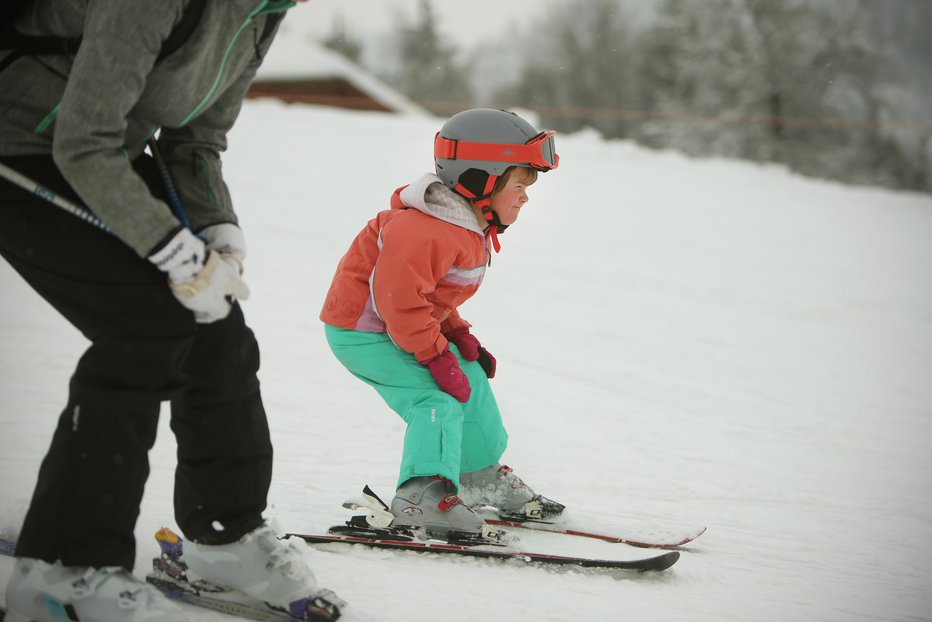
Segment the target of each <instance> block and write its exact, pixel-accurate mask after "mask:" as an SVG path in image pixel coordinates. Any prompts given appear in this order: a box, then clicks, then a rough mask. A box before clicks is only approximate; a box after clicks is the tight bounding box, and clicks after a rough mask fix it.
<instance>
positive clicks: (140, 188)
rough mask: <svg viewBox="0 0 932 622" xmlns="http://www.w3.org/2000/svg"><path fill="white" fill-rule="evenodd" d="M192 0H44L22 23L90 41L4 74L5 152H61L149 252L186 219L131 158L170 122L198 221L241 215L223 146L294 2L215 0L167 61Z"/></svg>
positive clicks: (92, 201)
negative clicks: (154, 191)
mask: <svg viewBox="0 0 932 622" xmlns="http://www.w3.org/2000/svg"><path fill="white" fill-rule="evenodd" d="M188 1H189V0H153V1H150V2H139V1H138V0H35V1H34V2H33V3H32V4H31V5H30V6H29V9H28V10H27V11H26V14H24V15H21V16H19V17H18V18H17V20H16V27H17V30H18V31H19V32H21V33H23V34H27V35H45V36H60V37H81V38H82V42H81V46H80V48H79V49H78V52H77V54H76V55H74V56H73V57H71V56H64V55H48V56H24V57H22V58H19V59H17V60H15V61H13V62H12V63H11V64H10V65H9V66H8V67H7V68H6V69H4V70H3V71H2V72H0V156H18V155H34V154H49V153H50V154H52V156H53V158H54V161H55V163H56V164H57V165H58V168H59V169H60V170H61V172H62V174H63V175H64V177H65V179H67V180H68V182H69V183H70V184H71V186H72V187H73V188H74V190H75V191H76V192H77V193H78V195H79V196H80V197H81V199H82V200H83V201H84V202H85V203H86V204H87V206H88V207H89V208H90V209H91V210H92V211H93V212H94V213H95V214H96V215H97V216H98V217H99V218H100V219H101V220H103V221H104V222H105V223H106V224H107V225H108V226H109V227H110V228H111V229H112V230H113V232H114V234H115V235H116V236H117V237H118V238H120V239H121V240H123V241H124V242H126V243H127V244H128V245H129V246H130V247H132V248H133V249H134V250H135V251H136V252H137V253H138V254H139V255H140V256H142V257H145V256H147V255H148V254H150V253H151V252H152V251H153V250H154V248H155V247H156V246H157V245H158V244H159V243H160V242H162V241H164V239H165V238H166V237H167V236H168V235H169V234H170V233H171V232H172V231H173V230H175V229H176V228H178V227H179V225H180V223H179V221H178V219H176V218H175V216H174V215H173V214H172V212H171V210H170V208H169V207H168V206H167V205H166V204H165V203H163V202H162V201H159V200H157V199H155V198H153V197H152V195H151V194H150V193H149V191H148V190H147V189H146V186H145V185H144V184H143V182H142V180H141V179H140V178H139V177H138V176H137V175H135V174H134V173H133V171H132V169H131V167H130V161H131V160H133V159H135V158H136V157H137V156H139V155H140V154H141V153H142V152H143V149H144V148H145V145H146V142H147V141H148V140H149V139H150V138H151V137H152V136H153V135H154V134H155V133H156V132H157V131H158V130H161V132H160V134H159V150H160V151H161V153H162V156H163V158H164V159H165V161H166V162H167V163H168V165H169V168H170V170H171V173H172V176H173V178H174V180H175V184H176V186H177V188H178V193H179V195H180V197H181V200H182V203H183V204H184V207H185V211H186V213H187V216H188V219H189V221H190V223H191V227H192V228H193V229H194V230H198V229H200V228H203V227H205V226H208V225H212V224H217V223H221V222H233V223H235V222H236V215H235V213H234V211H233V206H232V203H231V201H230V195H229V192H228V190H227V187H226V184H225V183H224V181H223V178H222V176H221V173H220V152H222V151H224V150H225V149H226V146H227V140H226V135H227V131H228V130H229V129H230V128H231V127H232V125H233V122H234V121H235V119H236V117H237V114H238V113H239V110H240V107H241V105H242V100H243V97H244V95H245V93H246V90H247V88H248V87H249V84H250V82H252V79H253V78H254V76H255V73H256V70H257V68H258V67H259V64H260V63H261V61H262V58H263V57H264V55H265V53H266V52H267V51H268V48H269V46H270V45H271V42H272V39H273V37H274V29H272V31H271V32H268V33H266V32H265V25H266V20H267V19H274V18H275V17H276V14H277V13H280V12H281V11H283V10H285V9H286V8H289V7H290V6H292V5H293V3H292V2H286V1H283V0H207V2H206V5H205V7H204V12H203V14H202V16H201V18H200V20H199V22H198V25H197V27H196V29H195V30H194V31H193V33H192V35H191V36H190V37H189V38H188V39H187V41H186V42H185V43H184V44H183V45H182V46H181V47H180V48H178V49H177V50H176V51H175V52H174V53H172V54H170V55H169V56H168V57H166V58H165V59H163V60H161V61H158V62H156V59H157V57H158V55H159V53H160V51H161V47H162V42H163V41H164V40H165V39H166V38H167V37H168V36H169V34H170V33H171V32H172V28H173V27H174V26H175V24H176V23H177V22H178V21H179V20H180V19H181V18H182V14H183V12H184V9H185V7H186V6H187V4H188ZM275 28H277V24H276V26H275ZM263 34H268V35H269V36H267V37H265V38H264V39H263V38H262V35H263ZM0 54H2V55H5V53H0ZM0 58H2V56H0Z"/></svg>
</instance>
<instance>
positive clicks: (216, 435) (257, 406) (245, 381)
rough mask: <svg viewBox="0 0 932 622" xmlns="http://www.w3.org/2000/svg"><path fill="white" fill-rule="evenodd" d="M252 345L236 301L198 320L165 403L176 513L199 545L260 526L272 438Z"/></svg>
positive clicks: (235, 537)
mask: <svg viewBox="0 0 932 622" xmlns="http://www.w3.org/2000/svg"><path fill="white" fill-rule="evenodd" d="M258 369H259V346H258V344H257V343H256V339H255V337H254V335H253V333H252V331H251V330H250V329H249V328H248V327H247V326H246V324H245V321H244V319H243V313H242V311H241V309H240V307H239V305H234V306H233V310H232V311H231V312H230V315H229V317H227V318H226V319H225V320H222V321H219V322H214V323H212V324H201V325H199V326H198V330H197V335H196V337H195V339H194V343H193V347H192V349H191V352H190V354H189V356H188V359H187V364H186V365H185V373H186V376H187V378H188V383H187V385H186V387H185V389H184V391H183V392H182V393H181V394H180V395H179V396H178V397H177V398H176V399H175V400H173V401H172V430H173V431H174V432H175V437H176V439H177V441H178V466H177V469H176V472H175V519H176V520H177V522H178V525H179V526H180V527H181V530H182V531H183V532H184V534H185V535H186V536H187V537H188V538H189V539H191V540H194V541H196V542H200V543H202V544H226V543H229V542H235V541H236V540H238V539H239V538H240V537H241V536H242V535H243V534H245V533H247V532H249V531H252V530H253V529H255V528H256V527H258V526H259V525H261V524H262V511H263V510H264V509H265V506H266V500H267V494H268V490H269V484H270V482H271V478H272V443H271V440H270V439H269V428H268V423H267V420H266V415H265V410H264V408H263V406H262V398H261V395H260V392H259V380H258V378H257V377H256V372H257V371H258Z"/></svg>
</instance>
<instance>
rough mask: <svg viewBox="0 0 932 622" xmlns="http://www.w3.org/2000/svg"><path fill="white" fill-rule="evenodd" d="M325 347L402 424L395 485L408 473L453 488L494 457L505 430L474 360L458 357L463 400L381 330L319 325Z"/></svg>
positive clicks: (505, 440) (501, 446) (500, 451)
mask: <svg viewBox="0 0 932 622" xmlns="http://www.w3.org/2000/svg"><path fill="white" fill-rule="evenodd" d="M324 326H325V329H324V330H325V333H326V335H327V342H328V343H329V344H330V349H331V350H333V353H334V354H335V355H336V357H337V359H338V360H339V361H340V363H342V364H343V366H344V367H346V368H347V369H348V370H349V371H350V372H351V373H352V374H353V375H354V376H356V377H357V378H359V379H360V380H362V381H363V382H365V383H366V384H368V385H370V386H372V387H373V388H374V389H375V390H376V391H378V393H379V395H381V396H382V399H384V400H385V401H386V402H387V403H388V405H389V406H390V407H391V409H392V410H394V411H395V412H396V413H398V416H400V417H401V418H402V419H403V420H404V422H405V423H406V424H407V426H408V427H407V430H406V432H405V439H404V451H403V454H402V458H401V472H400V474H399V476H398V486H401V484H403V483H404V482H406V481H407V480H409V479H411V478H412V477H418V476H424V475H441V476H443V477H445V478H447V479H448V480H450V481H451V482H453V483H454V485H456V486H459V476H460V473H468V472H470V471H476V470H478V469H484V468H485V467H487V466H490V465H492V464H495V463H496V462H498V461H499V459H500V458H501V456H502V454H503V453H504V452H505V446H506V445H507V443H508V433H507V432H505V428H504V426H503V425H502V417H501V414H500V413H499V411H498V405H497V404H496V403H495V397H494V396H493V395H492V389H491V387H490V386H489V380H488V378H486V376H485V372H484V371H483V370H482V367H481V366H480V365H479V364H478V363H476V362H469V361H466V360H464V359H463V358H462V357H461V356H460V353H459V351H458V350H457V349H456V346H455V345H453V344H452V343H451V344H450V351H451V352H453V354H455V355H456V358H457V359H459V362H460V367H461V368H462V369H463V372H464V373H465V374H466V377H467V378H469V385H470V387H471V388H472V392H471V394H470V397H469V401H468V402H466V403H465V404H464V403H462V402H459V401H457V399H456V398H454V397H453V396H452V395H449V394H447V393H445V392H443V391H441V390H440V388H439V387H438V386H437V383H436V382H435V381H434V379H433V377H432V376H431V375H430V371H429V370H428V369H427V367H425V366H424V365H421V364H420V363H418V362H417V360H416V359H415V358H414V356H413V355H412V354H410V353H409V352H405V351H404V350H401V349H400V348H398V347H397V346H396V345H395V344H394V343H392V341H391V340H390V339H389V338H388V335H386V334H385V333H365V332H360V331H355V330H346V329H342V328H335V327H333V326H329V325H324Z"/></svg>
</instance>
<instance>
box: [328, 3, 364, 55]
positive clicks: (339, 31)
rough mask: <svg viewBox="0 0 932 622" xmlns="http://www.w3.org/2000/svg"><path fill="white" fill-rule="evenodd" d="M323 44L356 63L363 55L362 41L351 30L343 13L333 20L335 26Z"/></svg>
mask: <svg viewBox="0 0 932 622" xmlns="http://www.w3.org/2000/svg"><path fill="white" fill-rule="evenodd" d="M323 44H324V46H325V47H328V48H330V49H331V50H333V51H334V52H337V53H338V54H342V55H343V56H345V57H346V58H348V59H350V60H351V61H353V62H354V63H358V62H359V60H360V57H361V56H362V43H361V42H360V41H359V40H358V39H356V38H355V37H354V36H353V35H352V34H351V33H350V32H349V29H348V28H347V27H346V20H345V19H344V18H343V16H342V15H341V16H339V17H337V18H335V19H334V20H333V28H332V29H331V31H330V34H328V35H327V37H326V38H325V39H324V40H323Z"/></svg>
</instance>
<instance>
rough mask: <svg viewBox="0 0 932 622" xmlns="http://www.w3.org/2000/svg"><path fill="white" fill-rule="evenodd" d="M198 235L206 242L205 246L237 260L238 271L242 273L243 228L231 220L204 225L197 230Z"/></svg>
mask: <svg viewBox="0 0 932 622" xmlns="http://www.w3.org/2000/svg"><path fill="white" fill-rule="evenodd" d="M198 237H200V238H202V239H203V240H205V241H206V242H207V248H209V249H211V250H215V251H217V252H218V253H220V254H221V255H229V256H230V257H232V258H234V259H235V260H236V261H237V262H239V273H240V274H242V273H243V262H244V261H246V236H244V235H243V230H242V229H240V228H239V227H238V226H236V225H234V224H233V223H231V222H223V223H220V224H219V225H211V226H209V227H204V228H203V229H201V230H200V231H198Z"/></svg>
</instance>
